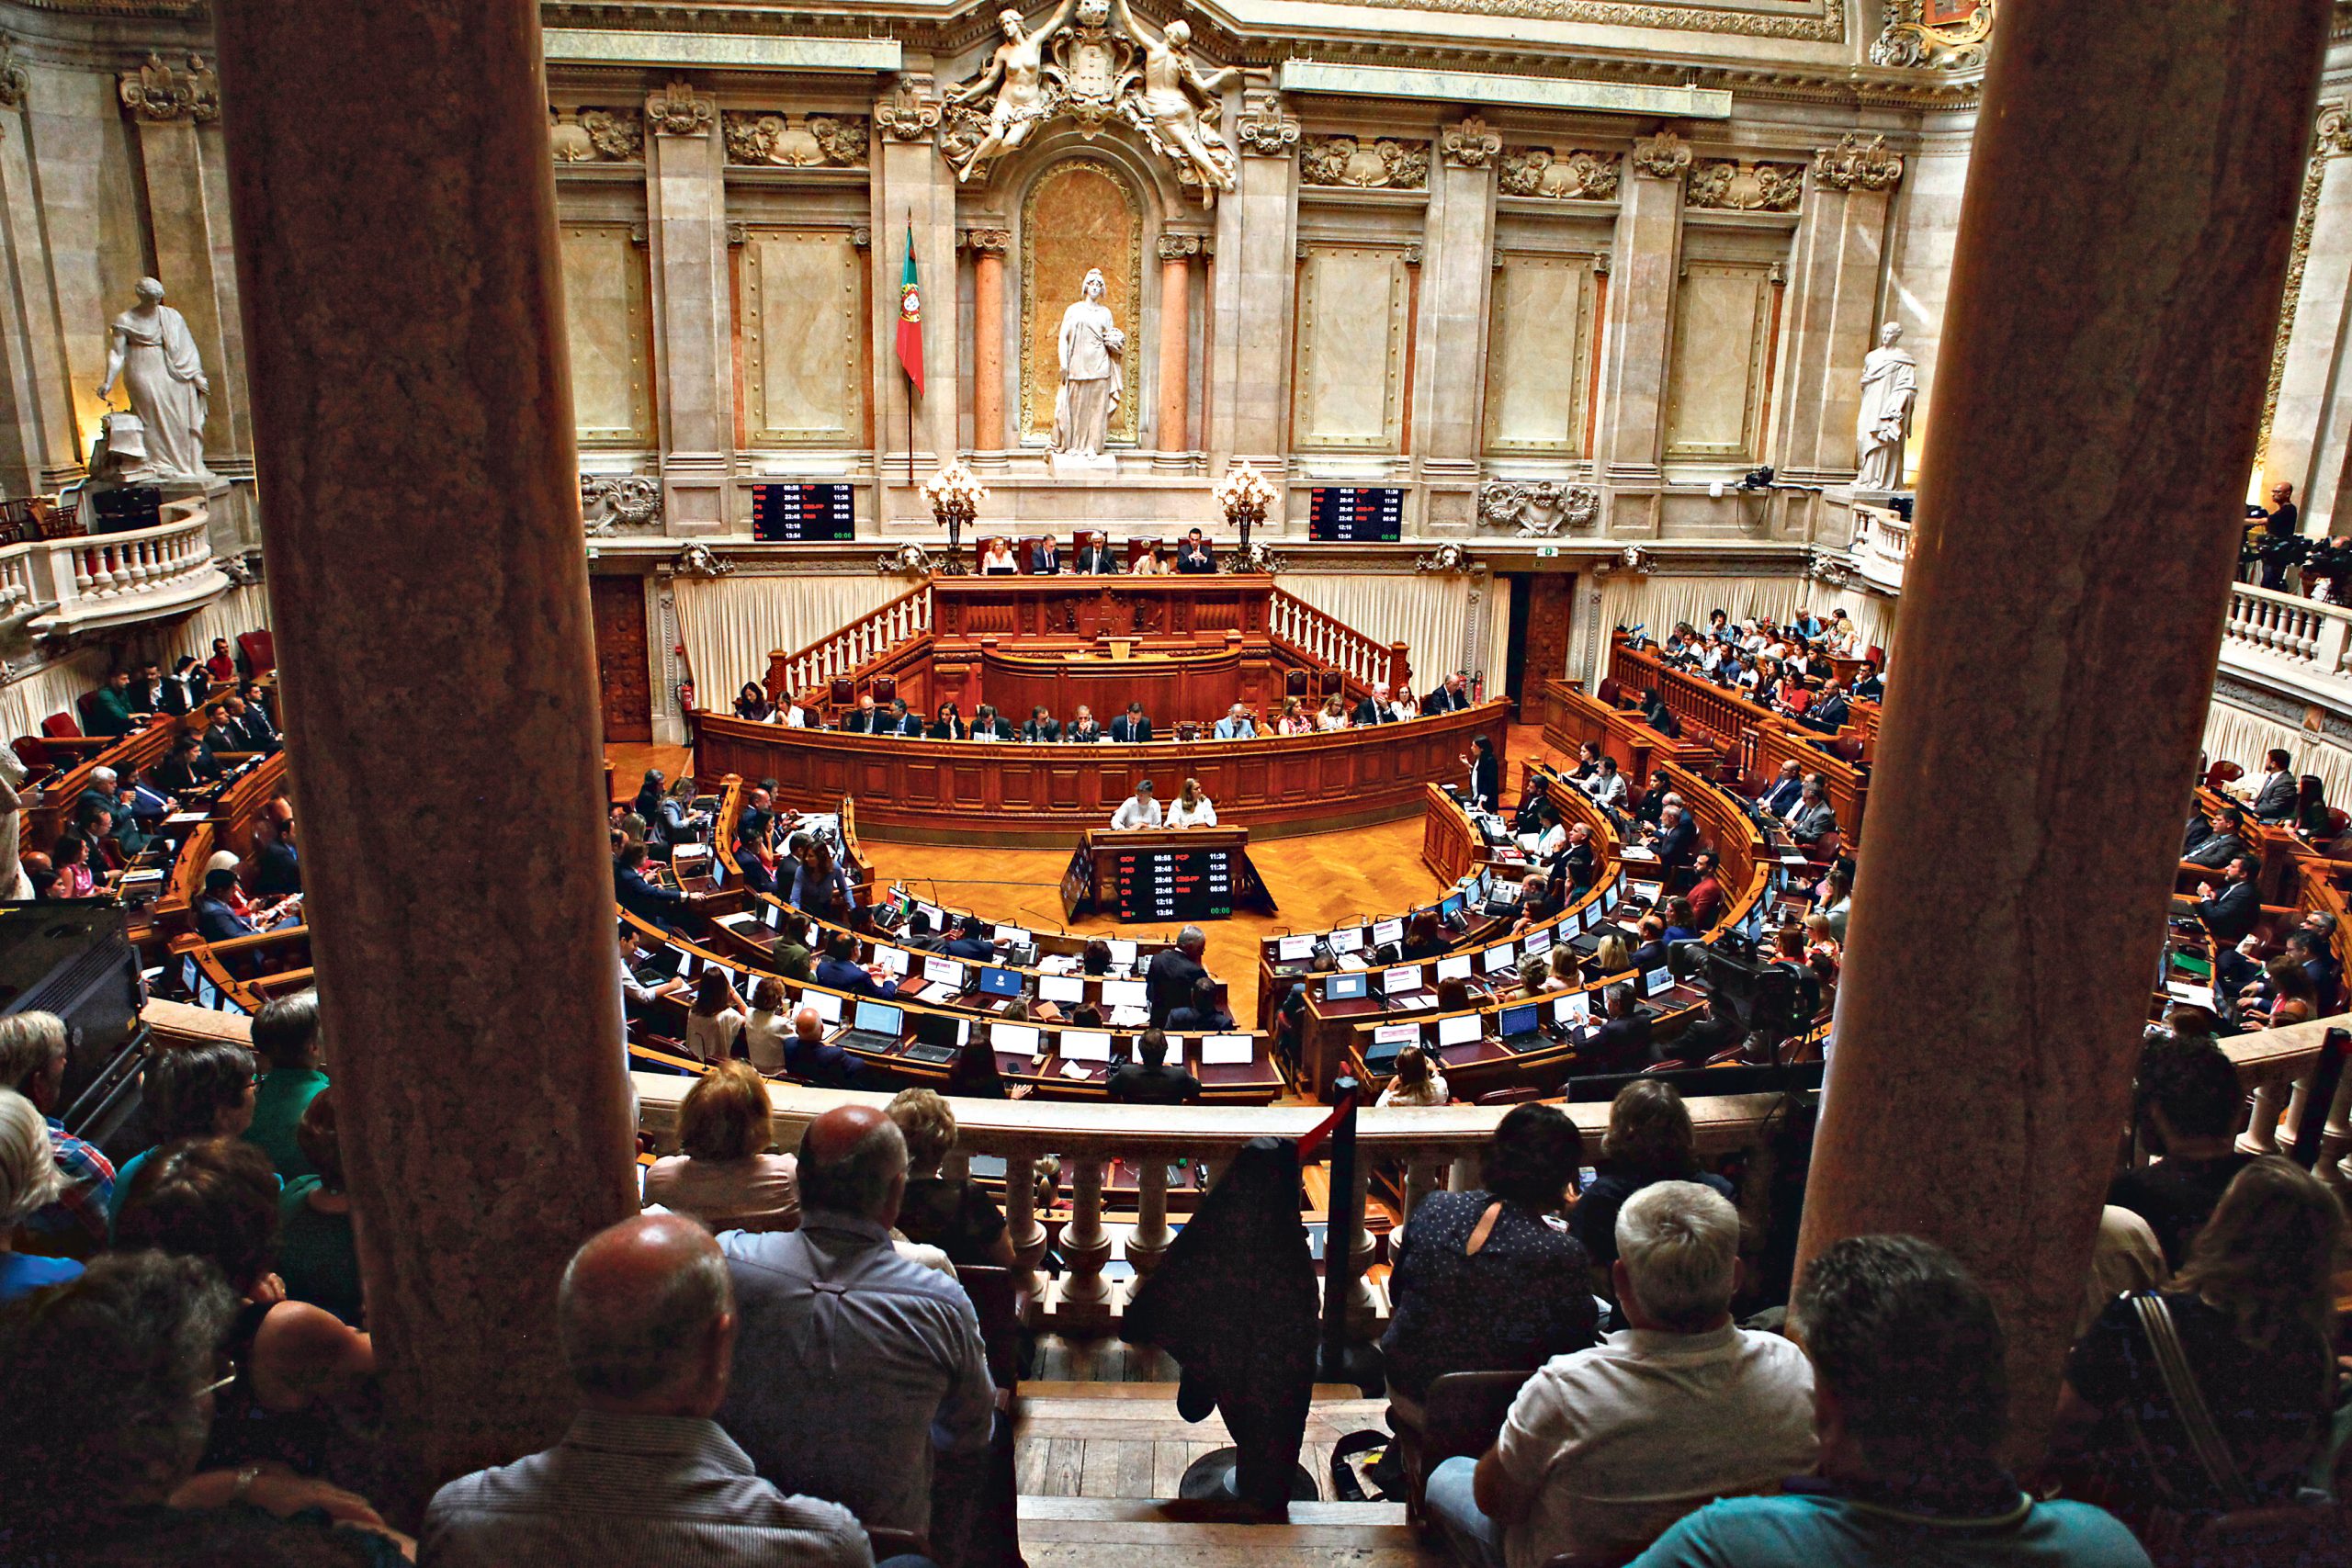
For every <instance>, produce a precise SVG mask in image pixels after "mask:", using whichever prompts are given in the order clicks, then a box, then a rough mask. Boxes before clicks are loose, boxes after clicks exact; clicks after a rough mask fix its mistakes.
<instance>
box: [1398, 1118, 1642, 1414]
mask: <svg viewBox="0 0 2352 1568" xmlns="http://www.w3.org/2000/svg"><path fill="white" fill-rule="evenodd" d="M1583 1163H1584V1140H1583V1139H1582V1137H1581V1136H1579V1135H1578V1134H1577V1127H1576V1123H1575V1122H1571V1121H1569V1120H1568V1118H1567V1116H1566V1113H1565V1112H1563V1111H1561V1110H1560V1109H1559V1108H1558V1107H1557V1106H1553V1105H1521V1106H1517V1107H1514V1108H1513V1109H1512V1110H1511V1111H1510V1113H1509V1114H1508V1115H1506V1116H1504V1118H1503V1119H1502V1122H1501V1123H1500V1124H1499V1125H1498V1126H1497V1127H1496V1129H1495V1134H1494V1137H1493V1138H1492V1139H1491V1140H1490V1141H1489V1142H1488V1144H1487V1149H1486V1153H1485V1155H1484V1156H1482V1158H1481V1162H1480V1169H1479V1185H1478V1187H1477V1188H1476V1190H1472V1191H1468V1192H1431V1193H1430V1194H1429V1195H1428V1196H1426V1197H1424V1198H1423V1199H1422V1200H1421V1201H1420V1202H1419V1204H1418V1205H1416V1206H1415V1207H1414V1210H1413V1214H1412V1218H1411V1219H1410V1220H1409V1221H1408V1222H1407V1224H1406V1226H1405V1232H1404V1236H1403V1239H1402V1240H1401V1242H1399V1244H1398V1246H1397V1262H1396V1267H1395V1269H1394V1270H1393V1271H1392V1272H1391V1274H1390V1276H1389V1282H1388V1283H1389V1296H1390V1300H1391V1301H1392V1302H1393V1303H1395V1314H1394V1316H1393V1317H1392V1318H1391V1319H1390V1321H1389V1325H1388V1332H1387V1334H1386V1335H1385V1337H1383V1338H1382V1339H1381V1342H1380V1348H1381V1353H1382V1356H1383V1359H1384V1360H1385V1365H1386V1370H1387V1376H1388V1387H1389V1393H1390V1397H1391V1398H1392V1399H1394V1400H1395V1401H1396V1402H1397V1405H1398V1406H1399V1408H1400V1410H1401V1411H1402V1412H1403V1414H1404V1415H1405V1416H1407V1418H1408V1419H1411V1420H1418V1419H1419V1415H1420V1405H1421V1402H1422V1401H1423V1400H1424V1399H1426V1398H1427V1397H1428V1394H1429V1386H1430V1383H1431V1382H1435V1381H1436V1380H1437V1379H1438V1378H1440V1377H1442V1376H1443V1375H1444V1374H1445V1373H1447V1372H1478V1371H1533V1370H1534V1369H1536V1368H1537V1367H1540V1366H1542V1365H1543V1364H1544V1362H1545V1361H1547V1360H1549V1359H1551V1358H1552V1357H1554V1356H1558V1355H1564V1354H1566V1352H1568V1351H1571V1350H1579V1349H1582V1348H1584V1347H1586V1346H1588V1345H1590V1344H1591V1343H1592V1342H1593V1340H1594V1337H1595V1335H1596V1331H1597V1325H1598V1324H1599V1321H1600V1311H1599V1308H1598V1307H1597V1306H1596V1305H1595V1303H1594V1301H1593V1295H1592V1288H1593V1280H1592V1278H1591V1267H1590V1259H1589V1258H1588V1257H1587V1256H1586V1253H1585V1249H1584V1247H1582V1246H1581V1245H1579V1244H1578V1243H1577V1241H1576V1239H1575V1238H1574V1237H1573V1236H1570V1235H1566V1234H1565V1233H1564V1232H1563V1231H1562V1230H1561V1228H1560V1226H1559V1224H1558V1219H1557V1216H1558V1214H1559V1212H1560V1209H1561V1207H1562V1205H1563V1204H1564V1203H1566V1201H1567V1195H1568V1191H1569V1190H1570V1188H1571V1187H1572V1186H1573V1185H1574V1184H1575V1181H1576V1178H1577V1168H1578V1167H1579V1166H1581V1165H1582V1164H1583Z"/></svg>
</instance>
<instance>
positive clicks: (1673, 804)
mask: <svg viewBox="0 0 2352 1568" xmlns="http://www.w3.org/2000/svg"><path fill="white" fill-rule="evenodd" d="M1698 847H1699V824H1698V821H1697V819H1696V818H1693V817H1692V816H1691V813H1690V812H1689V810H1687V809H1686V808H1685V807H1683V805H1682V802H1681V800H1680V799H1679V797H1677V796H1674V795H1668V796H1667V799H1666V804H1665V806H1664V807H1662V808H1660V810H1659V813H1658V823H1657V832H1655V833H1653V834H1651V835H1650V848H1651V849H1652V850H1654V851H1656V852H1657V858H1658V865H1659V869H1661V870H1662V871H1664V872H1665V873H1666V874H1667V877H1668V880H1669V881H1671V880H1672V879H1673V876H1674V874H1675V873H1677V872H1679V871H1680V870H1681V869H1682V868H1683V867H1684V866H1686V865H1688V864H1689V863H1691V853H1692V852H1694V851H1695V850H1697V848H1698Z"/></svg>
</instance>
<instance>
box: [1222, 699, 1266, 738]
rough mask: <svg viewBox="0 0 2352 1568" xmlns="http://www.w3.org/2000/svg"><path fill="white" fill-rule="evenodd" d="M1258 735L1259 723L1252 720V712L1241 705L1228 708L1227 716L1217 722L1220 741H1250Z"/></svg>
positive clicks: (1237, 704)
mask: <svg viewBox="0 0 2352 1568" xmlns="http://www.w3.org/2000/svg"><path fill="white" fill-rule="evenodd" d="M1257 734H1258V721H1257V720H1256V719H1254V718H1251V717H1250V710H1249V709H1248V708H1247V707H1245V706H1243V705H1241V704H1239V703H1236V704H1234V705H1232V706H1231V707H1230V708H1227V710H1226V715H1225V716H1224V717H1223V718H1221V719H1218V720H1217V721H1216V738H1217V739H1219V740H1250V739H1255V738H1256V736H1257Z"/></svg>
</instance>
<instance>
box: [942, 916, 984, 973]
mask: <svg viewBox="0 0 2352 1568" xmlns="http://www.w3.org/2000/svg"><path fill="white" fill-rule="evenodd" d="M939 951H940V952H941V953H944V954H946V955H947V956H948V957H950V958H960V959H963V960H964V961H965V962H966V963H967V964H992V963H994V962H995V961H996V944H995V943H994V942H990V941H989V932H988V927H987V926H985V925H983V924H982V923H981V921H980V918H979V916H978V915H966V916H965V917H964V918H963V919H961V920H959V921H957V922H956V934H955V935H954V936H952V937H950V938H949V939H948V940H947V941H946V942H944V943H942V944H941V946H940V949H939Z"/></svg>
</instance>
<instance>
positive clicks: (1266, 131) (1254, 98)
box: [1233, 89, 1298, 158]
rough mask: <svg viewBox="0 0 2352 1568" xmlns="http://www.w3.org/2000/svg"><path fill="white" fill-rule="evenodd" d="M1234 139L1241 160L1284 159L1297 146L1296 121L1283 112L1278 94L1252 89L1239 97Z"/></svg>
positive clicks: (1280, 97) (1281, 101)
mask: <svg viewBox="0 0 2352 1568" xmlns="http://www.w3.org/2000/svg"><path fill="white" fill-rule="evenodd" d="M1233 139H1234V141H1236V142H1238V144H1239V145H1240V148H1241V152H1242V155H1243V156H1244V157H1252V158H1287V157H1289V156H1290V155H1291V153H1292V152H1293V151H1294V150H1295V149H1296V147H1297V146H1298V121H1296V120H1295V119H1293V118H1290V117H1289V116H1287V115H1285V114H1284V113H1283V100H1282V96H1281V95H1280V94H1278V93H1270V92H1266V91H1264V90H1263V89H1256V90H1252V91H1250V92H1247V93H1244V94H1243V95H1242V96H1241V118H1240V119H1238V121H1236V122H1235V124H1234V127H1233Z"/></svg>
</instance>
